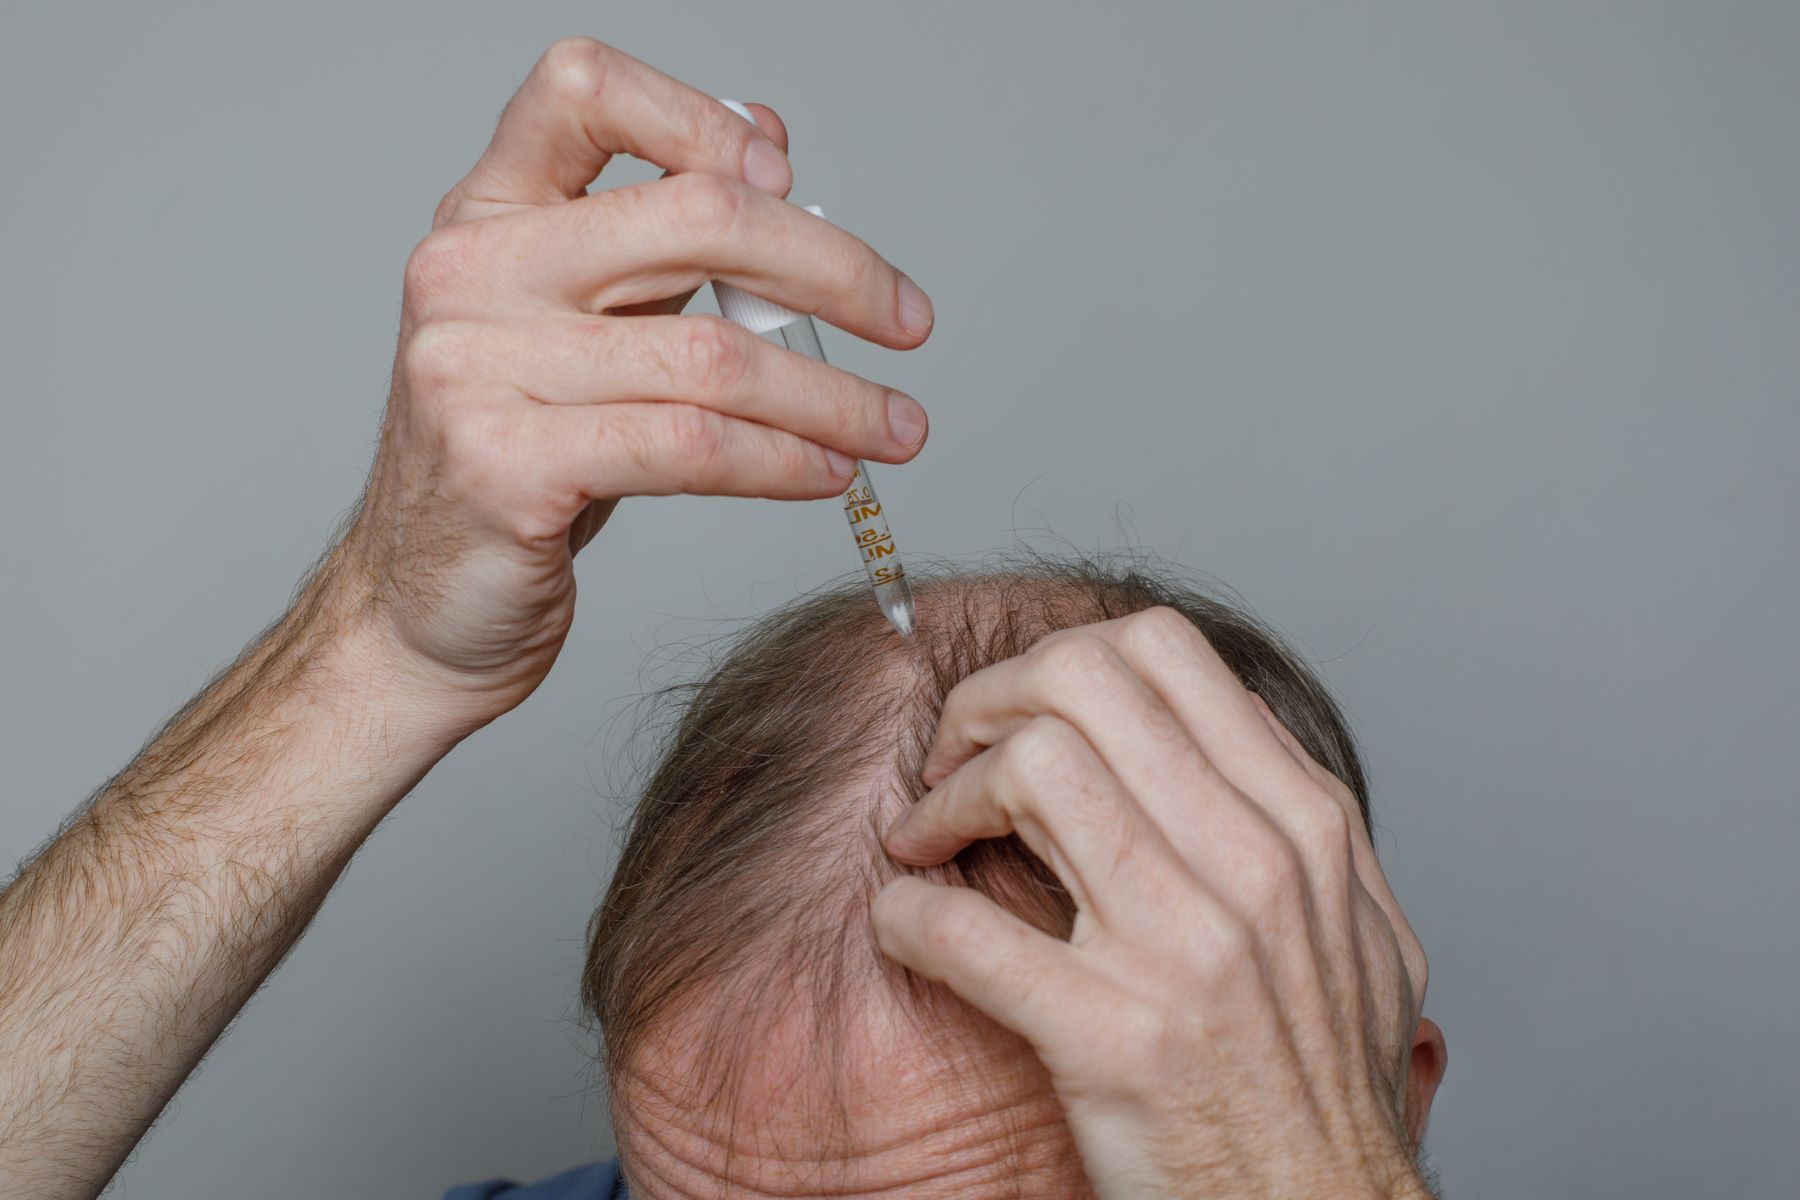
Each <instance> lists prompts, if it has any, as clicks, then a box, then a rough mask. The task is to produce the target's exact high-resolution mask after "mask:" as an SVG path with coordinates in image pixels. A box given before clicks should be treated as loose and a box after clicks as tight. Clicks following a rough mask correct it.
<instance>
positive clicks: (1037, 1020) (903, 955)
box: [869, 875, 1118, 1049]
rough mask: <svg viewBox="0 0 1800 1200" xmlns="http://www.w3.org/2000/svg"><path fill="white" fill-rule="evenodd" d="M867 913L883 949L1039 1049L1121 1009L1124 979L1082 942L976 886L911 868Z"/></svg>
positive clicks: (1061, 1042)
mask: <svg viewBox="0 0 1800 1200" xmlns="http://www.w3.org/2000/svg"><path fill="white" fill-rule="evenodd" d="M869 917H870V920H871V922H872V924H873V925H874V929H875V941H876V944H877V945H879V946H880V947H881V952H882V953H883V954H885V955H887V956H888V957H889V958H891V959H893V960H894V961H895V962H897V963H899V964H900V965H901V966H904V967H906V968H907V969H908V970H911V971H912V972H914V973H915V974H918V975H921V976H923V977H925V978H926V979H930V980H935V981H936V982H939V983H942V984H944V985H946V986H947V987H949V989H950V990H951V991H952V992H955V993H956V994H957V995H958V996H960V997H961V998H962V999H963V1000H964V1001H965V1002H967V1003H968V1004H970V1005H972V1006H974V1007H975V1008H977V1009H979V1010H980V1011H981V1012H983V1013H986V1014H987V1015H988V1016H989V1017H990V1018H992V1019H993V1020H994V1021H996V1022H998V1023H999V1024H1000V1025H1003V1026H1005V1027H1006V1028H1007V1029H1010V1030H1012V1031H1013V1032H1014V1033H1017V1034H1019V1035H1020V1036H1021V1037H1023V1038H1025V1039H1026V1040H1027V1041H1029V1042H1031V1043H1032V1044H1033V1045H1034V1046H1037V1047H1039V1048H1040V1049H1041V1048H1043V1047H1046V1046H1062V1045H1064V1044H1066V1043H1067V1041H1068V1040H1069V1038H1071V1037H1072V1036H1076V1035H1077V1034H1079V1032H1080V1031H1081V1030H1083V1029H1084V1028H1086V1029H1093V1028H1095V1027H1096V1024H1095V1023H1104V1022H1105V1020H1106V1019H1107V1017H1108V1015H1109V1013H1111V1012H1114V1011H1117V1005H1118V1000H1117V998H1116V996H1115V995H1114V993H1115V991H1116V989H1115V988H1114V987H1113V985H1111V984H1110V983H1108V982H1107V981H1106V980H1105V979H1104V978H1103V977H1101V976H1100V975H1099V974H1098V973H1096V972H1094V971H1092V970H1090V969H1089V968H1088V967H1087V966H1086V964H1084V963H1083V962H1082V961H1081V958H1080V953H1079V951H1077V950H1076V949H1075V948H1073V947H1071V946H1070V945H1069V944H1068V943H1066V942H1062V941H1059V940H1058V939H1056V938H1053V937H1051V936H1050V935H1049V934H1047V933H1044V932H1042V931H1040V930H1037V929H1034V928H1032V927H1031V926H1030V925H1028V924H1026V923H1025V922H1024V921H1022V920H1020V919H1019V918H1018V917H1015V916H1013V915H1012V914H1011V913H1009V912H1007V911H1005V910H1004V909H1002V908H1001V907H1000V906H999V905H997V904H995V903H994V902H993V901H992V900H989V899H988V898H987V897H985V896H981V895H978V894H976V893H975V892H972V891H970V890H969V889H968V888H962V887H951V886H949V885H947V884H941V883H932V882H930V881H928V880H924V879H920V878H918V877H917V876H915V875H903V876H901V877H900V878H899V879H895V880H893V881H892V882H890V883H889V884H888V885H887V886H886V887H884V888H882V889H881V891H880V892H879V893H877V894H876V896H875V899H874V901H873V902H872V903H871V905H870V909H869Z"/></svg>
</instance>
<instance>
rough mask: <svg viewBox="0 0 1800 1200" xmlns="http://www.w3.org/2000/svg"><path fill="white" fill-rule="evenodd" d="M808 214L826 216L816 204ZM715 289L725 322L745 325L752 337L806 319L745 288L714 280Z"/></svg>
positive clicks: (715, 296) (808, 206)
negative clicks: (754, 334)
mask: <svg viewBox="0 0 1800 1200" xmlns="http://www.w3.org/2000/svg"><path fill="white" fill-rule="evenodd" d="M806 211H807V212H809V213H811V214H812V215H813V216H815V217H823V216H824V215H825V210H824V209H822V208H820V207H819V206H818V205H816V204H808V205H806ZM712 286H713V299H715V300H717V301H718V302H719V311H720V312H721V313H723V314H724V315H725V319H726V320H727V321H730V322H731V323H732V324H734V325H742V326H743V327H744V328H745V329H748V330H749V331H750V332H751V333H768V332H769V331H770V330H771V329H780V328H781V327H782V326H783V325H792V324H793V323H794V322H795V321H798V320H800V318H802V317H804V316H806V314H805V313H800V312H795V311H794V310H793V309H791V308H783V307H782V306H781V305H779V304H777V303H775V302H774V301H773V300H764V299H763V298H762V297H761V296H753V295H751V294H750V293H749V292H746V291H745V290H744V289H743V288H740V287H733V286H732V285H731V284H729V283H722V282H720V281H719V280H717V279H715V280H713V285H712Z"/></svg>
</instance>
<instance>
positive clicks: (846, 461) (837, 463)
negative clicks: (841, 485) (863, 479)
mask: <svg viewBox="0 0 1800 1200" xmlns="http://www.w3.org/2000/svg"><path fill="white" fill-rule="evenodd" d="M825 461H826V462H828V463H830V464H831V473H832V474H833V475H852V474H855V472H856V460H855V459H854V458H851V457H850V456H849V455H848V454H843V453H840V452H838V451H836V450H833V449H832V448H831V447H830V446H827V447H825Z"/></svg>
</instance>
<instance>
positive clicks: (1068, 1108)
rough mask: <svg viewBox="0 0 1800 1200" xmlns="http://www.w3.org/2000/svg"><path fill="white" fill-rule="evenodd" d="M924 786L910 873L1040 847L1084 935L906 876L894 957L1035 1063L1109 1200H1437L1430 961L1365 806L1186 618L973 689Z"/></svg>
mask: <svg viewBox="0 0 1800 1200" xmlns="http://www.w3.org/2000/svg"><path fill="white" fill-rule="evenodd" d="M923 782H924V784H925V785H926V786H927V787H928V788H930V789H931V790H930V791H929V793H928V794H927V795H926V796H925V797H924V798H923V799H922V800H921V801H920V802H919V803H918V804H917V805H915V806H913V807H912V808H911V809H909V810H908V811H907V812H906V813H905V814H903V815H902V817H901V819H900V820H899V821H898V822H897V823H896V825H895V826H894V827H893V828H892V829H891V830H890V831H889V832H888V834H887V837H886V845H887V848H888V852H889V854H890V855H892V856H893V857H894V858H895V859H896V860H898V861H900V862H902V863H907V864H911V865H915V866H929V865H932V864H937V863H942V862H946V861H948V860H949V859H950V858H952V857H953V856H954V855H955V854H956V853H957V852H958V851H959V850H961V849H962V848H963V847H965V846H967V845H969V844H970V843H971V842H973V841H975V840H976V839H979V838H990V837H1002V836H1005V835H1007V834H1015V833H1016V834H1017V835H1018V836H1019V837H1020V838H1021V839H1022V840H1023V841H1024V843H1025V844H1026V845H1027V846H1029V847H1030V849H1031V850H1032V851H1033V852H1034V853H1035V854H1036V855H1037V856H1038V857H1039V858H1041V859H1042V860H1043V861H1044V862H1045V863H1046V864H1048V865H1049V866H1050V867H1051V868H1052V869H1053V870H1054V871H1055V873H1056V875H1057V877H1058V878H1059V879H1060V880H1061V881H1062V883H1063V884H1064V886H1066V887H1067V888H1068V890H1069V893H1070V895H1071V896H1072V898H1073V899H1074V902H1075V905H1076V910H1077V915H1076V918H1075V924H1074V931H1073V934H1072V936H1071V937H1070V938H1069V940H1068V941H1067V942H1064V941H1061V940H1059V939H1057V938H1055V937H1052V936H1050V935H1049V934H1046V933H1043V932H1041V931H1040V930H1038V929H1036V928H1034V927H1032V926H1030V925H1028V924H1026V923H1025V922H1024V921H1022V920H1020V919H1019V918H1017V917H1015V916H1013V915H1012V914H1010V913H1008V912H1006V911H1004V910H1003V909H1001V908H1000V907H999V906H998V905H996V904H995V903H993V902H992V901H991V900H989V899H987V898H986V897H984V896H981V895H978V894H977V893H975V892H974V891H971V890H969V889H967V888H960V887H951V886H948V885H944V884H940V883H934V882H930V881H928V880H925V879H922V878H919V877H917V876H911V875H909V876H903V877H901V878H899V879H896V880H894V881H893V882H891V883H890V884H888V886H887V887H886V888H885V889H883V891H882V892H881V893H880V895H879V896H878V897H877V898H876V901H875V905H874V910H873V914H872V915H873V920H874V927H875V932H876V937H877V939H878V941H879V943H880V945H881V948H882V950H883V951H884V952H885V953H886V954H887V955H889V956H890V957H892V958H893V959H895V960H897V961H898V962H900V963H902V964H904V965H905V966H907V967H909V968H910V969H912V970H913V971H915V972H917V973H919V974H920V975H923V976H925V977H926V978H929V979H933V980H937V981H940V982H942V983H944V984H946V985H947V986H948V987H949V988H950V989H951V990H952V991H954V992H955V993H956V994H957V995H958V996H960V997H961V998H962V999H963V1000H965V1001H967V1002H968V1003H969V1004H971V1005H973V1006H974V1007H975V1008H977V1009H979V1010H980V1011H982V1012H984V1013H986V1014H987V1015H988V1016H989V1017H991V1018H993V1019H994V1020H995V1021H996V1022H998V1023H999V1024H1001V1025H1003V1026H1005V1027H1006V1028H1008V1029H1010V1030H1012V1031H1014V1032H1015V1033H1017V1034H1019V1035H1020V1036H1022V1037H1024V1038H1025V1039H1026V1040H1027V1041H1029V1042H1030V1044H1031V1045H1032V1047H1033V1048H1034V1049H1035V1051H1036V1052H1037V1054H1038V1056H1039V1057H1040V1058H1041V1059H1042V1060H1043V1062H1044V1064H1045V1066H1046V1067H1047V1068H1048V1070H1049V1072H1050V1074H1051V1077H1052V1079H1053V1081H1054V1084H1055V1087H1056V1091H1057V1095H1058V1098H1059V1099H1060V1101H1061V1103H1062V1105H1063V1109H1064V1112H1065V1115H1066V1116H1067V1119H1068V1121H1069V1124H1070V1127H1071V1129H1072V1130H1073V1132H1074V1136H1075V1141H1076V1144H1077V1147H1078V1148H1079V1150H1080V1153H1081V1155H1082V1159H1083V1163H1084V1165H1085V1167H1086V1170H1087V1174H1088V1177H1089V1179H1090V1181H1091V1182H1092V1184H1093V1186H1094V1188H1095V1191H1096V1192H1097V1193H1098V1195H1099V1196H1100V1197H1102V1200H1126V1198H1128V1197H1129V1198H1131V1200H1138V1198H1150V1197H1156V1198H1159V1200H1162V1198H1168V1197H1198V1196H1234V1197H1276V1196H1282V1197H1299V1196H1305V1197H1322V1196H1333V1197H1337V1196H1342V1197H1383V1198H1389V1197H1400V1196H1406V1197H1424V1196H1429V1194H1430V1192H1429V1189H1428V1188H1427V1187H1426V1185H1425V1184H1424V1182H1423V1181H1422V1179H1421V1178H1420V1176H1419V1174H1418V1172H1417V1170H1416V1168H1415V1166H1414V1154H1415V1151H1416V1149H1417V1144H1418V1139H1419V1138H1420V1136H1421V1135H1422V1133H1423V1123H1424V1117H1425V1113H1426V1110H1427V1109H1428V1108H1429V1105H1430V1101H1431V1095H1432V1092H1433V1091H1434V1090H1435V1088H1436V1086H1437V1083H1438V1080H1439V1079H1440V1078H1441V1077H1442V1074H1443V1069H1444V1063H1445V1050H1444V1043H1443V1037H1442V1035H1441V1034H1440V1033H1439V1032H1438V1030H1437V1027H1436V1026H1435V1025H1433V1024H1432V1023H1431V1022H1430V1021H1428V1020H1423V1019H1421V1017H1420V1015H1419V1014H1420V1007H1421V1004H1422V1003H1423V1000H1424V996H1425V978H1426V966H1425V954H1424V951H1423V949H1422V948H1421V947H1420V945H1419V941H1418V939H1417V938H1416V937H1415V936H1414V935H1413V931H1412V929H1411V928H1410V927H1409V926H1408V924H1407V922H1406V918H1405V917H1404V916H1403V915H1402V914H1401V912H1400V907H1399V905H1398V904H1397V903H1396V902H1395V900H1394V896H1393V893H1392V892H1391V891H1390V890H1389V888H1388V885H1387V881H1386V880H1385V879H1384V877H1383V876H1382V873H1381V869H1380V867H1379V866H1378V865H1377V864H1376V861H1375V851H1374V846H1373V844H1372V843H1371V842H1370V839H1369V835H1368V832H1367V830H1366V828H1365V825H1364V822H1363V818H1362V814H1361V812H1360V810H1359V808H1358V806H1357V802H1356V799H1355V797H1354V796H1353V795H1352V794H1351V792H1350V789H1349V788H1347V787H1346V786H1345V785H1344V784H1343V783H1342V782H1340V781H1339V780H1338V779H1337V778H1335V777H1334V776H1332V775H1331V774H1330V773H1328V772H1327V771H1325V770H1324V768H1322V767H1320V766H1319V765H1318V764H1317V763H1316V762H1315V761H1314V760H1313V759H1312V758H1311V757H1310V756H1309V755H1308V754H1307V753H1306V751H1305V750H1304V749H1302V748H1301V746H1300V744H1299V743H1298V742H1297V741H1296V740H1295V738H1294V737H1293V735H1292V734H1291V733H1290V732H1289V731H1288V730H1287V729H1286V728H1284V727H1283V726H1282V725H1281V723H1280V722H1279V721H1277V720H1276V719H1275V717H1274V716H1273V714H1272V713H1271V712H1270V711H1269V709H1268V707H1267V705H1265V704H1264V703H1263V702H1262V700H1261V699H1260V698H1259V697H1256V696H1254V695H1252V694H1251V693H1250V692H1248V691H1247V690H1245V688H1244V687H1243V685H1242V684H1241V683H1240V682H1239V681H1238V679H1237V677H1236V676H1235V675H1234V674H1233V673H1232V671H1231V669H1230V668H1229V667H1228V666H1227V665H1226V664H1225V663H1224V661H1223V660H1221V659H1220V657H1219V655H1218V654H1217V653H1216V652H1215V651H1214V650H1213V648H1212V647H1211V646H1210V645H1209V644H1208V643H1207V642H1206V640H1205V638H1204V637H1202V636H1201V634H1200V633H1199V631H1198V630H1197V629H1196V628H1195V627H1194V626H1193V625H1192V624H1191V623H1190V622H1189V621H1188V620H1187V619H1186V618H1185V617H1183V616H1181V615H1180V614H1179V613H1177V612H1175V611H1173V610H1171V609H1151V610H1149V611H1146V612H1142V613H1137V614H1134V615H1132V616H1129V617H1125V618H1122V619H1119V620H1115V621H1107V622H1102V623H1099V624H1095V625H1088V626H1084V627H1081V628H1077V629H1070V630H1064V631H1061V632H1058V633H1054V634H1051V635H1050V636H1048V637H1046V638H1044V639H1043V640H1041V641H1040V642H1038V643H1037V644H1036V645H1035V646H1033V647H1032V649H1031V650H1029V651H1028V652H1026V653H1025V654H1023V655H1020V656H1019V657H1017V658H1013V659H1009V660H1007V661H1005V662H1002V663H999V664H996V665H994V666H992V667H989V668H987V669H985V670H982V671H979V672H976V673H975V674H973V675H971V676H969V677H968V678H967V679H965V680H963V681H962V682H961V683H960V684H959V685H958V686H957V687H956V688H955V689H954V690H952V691H951V693H950V695H949V697H948V698H947V700H946V702H945V705H944V711H943V716H942V719H941V721H940V723H939V726H938V730H937V736H936V739H935V741H934V743H933V745H932V747H931V750H930V753H929V754H928V756H927V758H926V761H925V766H924V769H923Z"/></svg>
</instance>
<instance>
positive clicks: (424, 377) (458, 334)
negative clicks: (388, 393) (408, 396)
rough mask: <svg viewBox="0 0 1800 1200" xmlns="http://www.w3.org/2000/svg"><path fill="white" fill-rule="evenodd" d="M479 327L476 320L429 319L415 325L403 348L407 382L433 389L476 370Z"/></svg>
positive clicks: (450, 384) (443, 386) (452, 382)
mask: <svg viewBox="0 0 1800 1200" xmlns="http://www.w3.org/2000/svg"><path fill="white" fill-rule="evenodd" d="M477 330H478V326H477V325H476V324H475V323H474V322H472V321H428V322H426V323H425V324H422V325H420V326H418V327H417V328H416V329H414V330H413V332H412V336H411V337H409V338H408V339H407V342H406V348H405V349H404V350H403V351H402V352H401V366H402V369H403V370H404V371H405V373H406V380H407V383H408V384H409V385H411V386H412V387H414V388H418V389H422V390H423V391H425V392H426V393H432V392H436V391H439V390H441V389H444V388H447V387H450V386H452V385H454V384H456V383H457V382H459V381H461V380H464V379H467V378H468V377H469V376H470V375H471V374H472V373H473V372H474V370H475V360H476V354H477V350H476V346H477V342H478V341H479V337H478V332H477Z"/></svg>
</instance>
